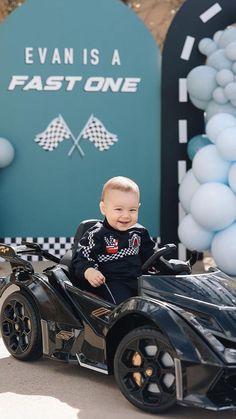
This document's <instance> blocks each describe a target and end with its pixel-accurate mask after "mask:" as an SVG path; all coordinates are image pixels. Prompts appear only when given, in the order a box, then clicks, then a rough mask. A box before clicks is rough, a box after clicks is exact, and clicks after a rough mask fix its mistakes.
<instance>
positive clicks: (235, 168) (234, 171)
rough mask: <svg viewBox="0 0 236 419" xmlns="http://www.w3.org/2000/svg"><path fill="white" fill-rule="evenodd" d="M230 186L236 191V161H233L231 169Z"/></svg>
mask: <svg viewBox="0 0 236 419" xmlns="http://www.w3.org/2000/svg"><path fill="white" fill-rule="evenodd" d="M229 186H230V187H231V189H232V191H233V192H234V193H236V163H233V164H232V166H231V168H230V170H229Z"/></svg>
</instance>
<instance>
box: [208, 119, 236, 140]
mask: <svg viewBox="0 0 236 419" xmlns="http://www.w3.org/2000/svg"><path fill="white" fill-rule="evenodd" d="M230 127H236V118H235V117H234V116H233V115H230V114H229V113H224V112H223V113H217V114H215V115H214V116H212V117H211V118H210V119H209V121H208V122H207V124H206V134H207V137H208V138H209V139H210V140H211V141H212V142H213V143H215V141H216V138H217V137H218V135H219V134H220V133H221V132H222V131H224V130H225V129H226V128H230Z"/></svg>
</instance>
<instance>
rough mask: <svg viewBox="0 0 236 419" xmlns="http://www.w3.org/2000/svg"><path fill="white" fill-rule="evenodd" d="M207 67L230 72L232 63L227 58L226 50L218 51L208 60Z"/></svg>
mask: <svg viewBox="0 0 236 419" xmlns="http://www.w3.org/2000/svg"><path fill="white" fill-rule="evenodd" d="M206 65H208V66H210V67H213V68H216V69H217V70H223V69H226V68H227V69H228V70H230V69H231V66H232V61H231V60H229V59H228V58H227V57H226V55H225V50H224V49H218V50H217V51H215V52H213V54H211V55H210V56H209V57H208V58H207V60H206Z"/></svg>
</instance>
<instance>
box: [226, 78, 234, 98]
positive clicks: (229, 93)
mask: <svg viewBox="0 0 236 419" xmlns="http://www.w3.org/2000/svg"><path fill="white" fill-rule="evenodd" d="M224 91H225V96H226V97H227V99H229V100H236V82H232V83H229V84H227V86H225V89H224Z"/></svg>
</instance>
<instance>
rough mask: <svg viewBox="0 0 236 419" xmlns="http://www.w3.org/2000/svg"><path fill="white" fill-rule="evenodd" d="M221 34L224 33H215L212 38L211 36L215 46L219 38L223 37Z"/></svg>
mask: <svg viewBox="0 0 236 419" xmlns="http://www.w3.org/2000/svg"><path fill="white" fill-rule="evenodd" d="M223 32H224V31H217V32H215V34H214V36H213V40H214V42H215V43H216V44H217V45H219V42H220V38H221V36H222V35H223Z"/></svg>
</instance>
